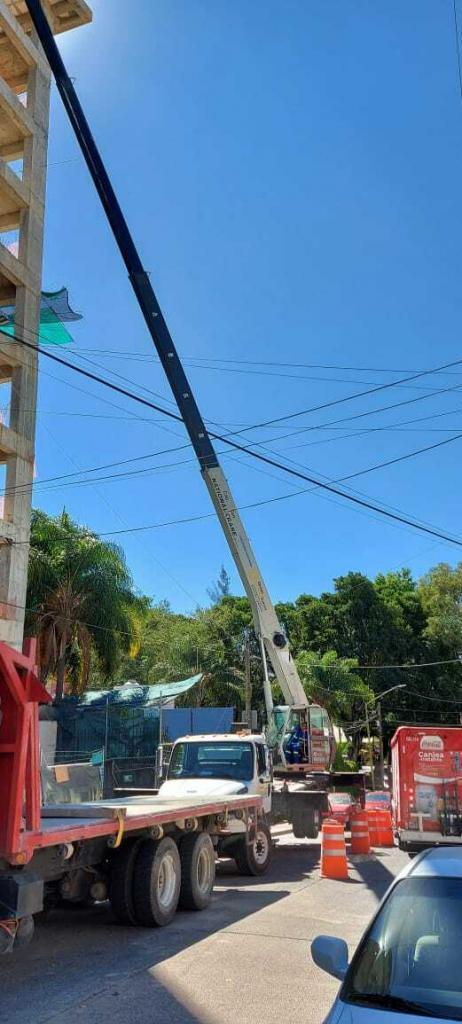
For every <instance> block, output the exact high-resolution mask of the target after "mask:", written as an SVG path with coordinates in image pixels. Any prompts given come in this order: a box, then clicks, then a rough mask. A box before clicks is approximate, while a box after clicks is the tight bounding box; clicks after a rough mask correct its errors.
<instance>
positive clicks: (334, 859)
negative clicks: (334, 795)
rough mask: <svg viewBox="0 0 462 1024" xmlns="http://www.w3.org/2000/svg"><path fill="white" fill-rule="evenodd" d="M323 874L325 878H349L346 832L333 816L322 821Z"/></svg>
mask: <svg viewBox="0 0 462 1024" xmlns="http://www.w3.org/2000/svg"><path fill="white" fill-rule="evenodd" d="M321 875H322V877H323V878H348V864H347V859H346V846H345V832H344V830H343V828H342V826H341V825H339V823H338V821H334V820H333V819H332V818H325V819H324V821H323V823H322V843H321Z"/></svg>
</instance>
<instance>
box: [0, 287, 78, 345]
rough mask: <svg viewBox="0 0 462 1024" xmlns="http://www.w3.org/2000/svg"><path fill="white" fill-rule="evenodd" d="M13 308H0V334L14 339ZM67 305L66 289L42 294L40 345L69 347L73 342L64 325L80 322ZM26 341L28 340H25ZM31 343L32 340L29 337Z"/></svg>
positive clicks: (67, 295)
mask: <svg viewBox="0 0 462 1024" xmlns="http://www.w3.org/2000/svg"><path fill="white" fill-rule="evenodd" d="M14 315H15V307H14V306H0V333H1V334H6V335H8V336H9V337H10V338H14V336H15V334H14ZM81 319H82V317H81V315H80V313H74V310H73V309H71V307H70V305H69V294H68V291H67V288H60V290H59V291H57V292H42V296H41V302H40V326H39V337H38V340H39V343H40V344H41V345H69V343H70V342H71V341H72V340H73V339H72V337H71V335H70V334H69V332H68V331H67V330H66V328H65V326H64V324H65V323H72V322H73V321H75V320H81ZM25 340H26V341H28V340H29V339H28V338H26V339H25ZM30 340H31V341H33V338H32V336H31V338H30Z"/></svg>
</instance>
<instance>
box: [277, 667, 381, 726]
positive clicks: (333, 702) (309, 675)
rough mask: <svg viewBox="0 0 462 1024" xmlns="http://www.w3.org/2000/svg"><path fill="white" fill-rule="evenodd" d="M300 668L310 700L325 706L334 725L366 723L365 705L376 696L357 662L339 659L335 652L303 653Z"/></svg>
mask: <svg viewBox="0 0 462 1024" xmlns="http://www.w3.org/2000/svg"><path fill="white" fill-rule="evenodd" d="M296 664H297V669H298V672H299V675H300V678H301V681H302V683H303V687H304V690H305V693H306V695H307V697H309V698H310V700H312V701H313V702H314V703H316V704H322V705H323V707H325V708H326V710H327V711H328V712H329V715H330V717H331V718H332V719H333V721H334V722H337V723H339V724H341V725H343V726H344V727H346V726H347V725H348V724H351V723H355V722H357V721H362V720H363V718H364V704H365V703H366V702H370V701H371V700H373V699H374V693H373V691H372V690H371V689H370V687H369V686H368V685H367V684H366V683H365V682H364V681H363V680H362V679H361V676H360V675H359V673H358V672H357V668H358V662H357V659H356V658H339V657H338V655H337V653H336V652H335V651H326V653H325V654H323V655H321V656H320V655H317V654H314V653H313V652H312V651H301V652H300V654H299V655H298V656H297V658H296Z"/></svg>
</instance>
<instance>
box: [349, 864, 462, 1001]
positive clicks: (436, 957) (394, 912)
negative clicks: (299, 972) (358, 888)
mask: <svg viewBox="0 0 462 1024" xmlns="http://www.w3.org/2000/svg"><path fill="white" fill-rule="evenodd" d="M461 949H462V879H460V878H430V877H428V878H412V877H411V878H405V879H403V881H402V882H399V883H398V885H397V886H396V888H395V889H393V890H392V893H391V895H390V897H389V899H388V900H387V901H386V902H385V904H384V906H383V907H382V910H381V911H380V912H379V914H378V916H377V918H376V920H375V921H374V923H373V925H372V927H371V929H370V931H369V932H368V933H367V934H366V936H365V938H364V939H363V942H362V943H361V945H360V947H359V949H358V951H357V953H356V955H355V957H354V959H353V963H352V965H351V968H350V970H349V971H348V974H347V977H346V980H345V982H344V985H343V988H342V991H341V998H342V999H343V1000H345V1001H346V1002H348V1003H356V1004H359V1005H361V1006H366V1007H367V1006H369V1007H380V1008H382V1009H386V1010H396V1011H397V1012H400V1013H414V1014H417V1015H419V1014H420V1015H421V1016H428V1017H442V1018H446V1019H447V1020H462V972H461V969H460V951H461Z"/></svg>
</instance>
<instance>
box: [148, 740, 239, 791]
mask: <svg viewBox="0 0 462 1024" xmlns="http://www.w3.org/2000/svg"><path fill="white" fill-rule="evenodd" d="M253 758H254V754H253V746H252V744H251V743H238V742H236V743H225V742H220V743H177V744H176V745H175V746H174V748H173V751H172V757H171V760H170V765H169V769H168V778H169V779H238V780H239V781H240V782H244V781H249V780H250V779H252V777H253V772H254V765H253Z"/></svg>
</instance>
